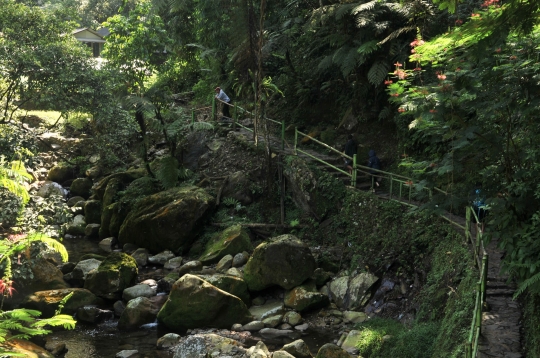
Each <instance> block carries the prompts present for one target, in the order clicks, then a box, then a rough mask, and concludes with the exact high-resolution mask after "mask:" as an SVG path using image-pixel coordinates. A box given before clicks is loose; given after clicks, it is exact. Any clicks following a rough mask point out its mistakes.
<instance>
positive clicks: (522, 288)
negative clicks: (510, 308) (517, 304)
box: [514, 272, 540, 299]
mask: <svg viewBox="0 0 540 358" xmlns="http://www.w3.org/2000/svg"><path fill="white" fill-rule="evenodd" d="M538 282H540V272H538V273H537V274H535V275H534V276H532V277H529V278H528V279H526V280H525V281H523V282H522V283H521V284H520V285H519V287H518V289H517V290H516V292H515V293H514V299H516V298H518V297H519V295H521V294H522V293H523V292H525V290H527V289H528V288H530V287H531V286H533V285H535V284H537V283H538Z"/></svg>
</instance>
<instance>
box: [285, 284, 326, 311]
mask: <svg viewBox="0 0 540 358" xmlns="http://www.w3.org/2000/svg"><path fill="white" fill-rule="evenodd" d="M283 302H284V303H285V306H287V307H289V308H292V309H294V310H296V311H299V312H305V311H309V310H313V309H317V308H322V307H326V306H328V304H329V303H330V300H329V299H328V296H325V295H323V294H322V293H319V292H317V291H316V288H315V284H314V283H313V284H304V285H301V286H298V287H295V288H293V289H292V290H290V291H288V292H286V293H285V298H284V300H283Z"/></svg>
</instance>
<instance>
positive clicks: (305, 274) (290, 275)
mask: <svg viewBox="0 0 540 358" xmlns="http://www.w3.org/2000/svg"><path fill="white" fill-rule="evenodd" d="M315 268H316V263H315V258H314V257H313V255H312V254H311V251H310V249H309V247H308V246H307V245H306V244H304V243H303V242H301V241H300V240H299V239H298V238H296V237H295V236H293V235H281V236H278V237H276V238H274V239H273V240H272V241H270V242H263V243H262V244H260V245H259V246H257V247H256V248H255V251H254V252H253V255H252V256H251V258H250V259H249V261H248V262H247V264H246V267H245V269H244V280H245V281H246V283H247V285H248V288H249V290H250V291H260V290H264V289H265V288H268V287H271V286H281V287H283V288H284V289H286V290H290V289H291V288H293V287H296V286H298V285H300V284H302V282H304V281H305V280H306V279H308V278H309V277H310V276H311V275H312V274H313V271H314V270H315Z"/></svg>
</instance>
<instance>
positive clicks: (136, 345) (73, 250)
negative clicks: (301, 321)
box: [47, 237, 338, 358]
mask: <svg viewBox="0 0 540 358" xmlns="http://www.w3.org/2000/svg"><path fill="white" fill-rule="evenodd" d="M63 244H64V246H65V247H66V248H67V250H68V252H69V255H70V256H69V260H70V261H71V262H77V261H79V259H80V257H82V256H83V255H85V254H89V253H93V254H101V255H106V252H104V251H103V250H101V249H100V248H99V246H98V242H97V241H93V240H87V239H83V238H80V237H79V238H67V239H64V241H63ZM150 270H152V268H145V269H144V270H142V271H143V272H145V273H147V272H148V271H150ZM141 273H142V272H141ZM105 308H109V309H111V310H112V303H111V307H105ZM312 314H316V313H312ZM305 318H307V316H306V317H305ZM117 323H118V320H117V319H114V320H110V321H106V322H103V323H100V324H96V325H90V324H84V323H77V327H76V329H75V330H72V331H62V330H61V331H57V332H54V333H52V334H51V335H49V336H48V337H47V340H53V341H57V342H63V343H65V344H66V348H67V349H68V351H67V353H66V354H65V355H64V357H65V358H82V357H84V358H109V357H111V358H113V357H115V355H116V353H118V352H119V351H122V350H132V349H136V350H138V351H139V356H140V357H141V358H166V357H167V358H168V357H173V353H171V352H169V351H163V350H157V349H156V341H157V339H158V338H160V337H161V336H163V335H164V334H166V333H169V332H170V331H168V330H166V329H163V327H161V326H159V325H158V324H148V325H144V326H142V327H140V328H139V329H137V330H135V331H129V332H126V331H121V330H118V329H117ZM176 333H178V332H176ZM295 333H296V332H295ZM183 335H184V334H182V336H183ZM298 338H301V339H303V340H304V341H305V342H306V344H307V345H308V346H309V348H310V351H311V353H312V354H314V355H315V354H316V353H317V351H318V350H319V348H320V347H321V346H322V345H324V344H325V343H330V342H333V341H334V340H335V339H337V338H338V337H336V335H335V333H332V332H331V331H326V330H324V329H323V328H319V329H310V330H308V331H306V332H303V333H300V332H298V333H297V334H295V335H294V336H292V337H290V338H289V337H287V338H279V339H277V340H267V339H262V340H263V341H264V342H265V344H266V345H267V346H268V348H269V349H270V351H274V350H278V349H280V348H281V347H282V346H283V345H284V344H286V343H289V342H292V341H293V340H295V339H298ZM259 340H261V338H260V337H259V336H258V334H257V333H256V332H255V333H253V339H248V340H247V341H246V342H245V345H246V347H250V346H252V345H255V344H256V343H257V341H259Z"/></svg>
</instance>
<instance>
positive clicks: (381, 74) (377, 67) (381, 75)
mask: <svg viewBox="0 0 540 358" xmlns="http://www.w3.org/2000/svg"><path fill="white" fill-rule="evenodd" d="M389 70H390V65H389V64H388V63H387V62H385V61H377V62H375V63H374V64H373V65H372V66H371V68H370V69H369V71H368V74H367V77H368V80H369V82H370V83H371V84H372V85H375V86H377V85H379V84H380V83H381V82H382V81H384V79H385V77H386V76H387V75H388V71H389Z"/></svg>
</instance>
